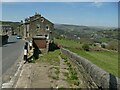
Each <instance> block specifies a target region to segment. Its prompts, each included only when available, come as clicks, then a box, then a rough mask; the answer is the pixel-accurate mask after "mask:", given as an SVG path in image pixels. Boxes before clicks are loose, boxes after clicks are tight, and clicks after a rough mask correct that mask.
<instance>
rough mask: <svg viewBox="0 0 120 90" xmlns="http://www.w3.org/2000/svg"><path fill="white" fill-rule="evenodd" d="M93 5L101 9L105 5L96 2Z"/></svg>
mask: <svg viewBox="0 0 120 90" xmlns="http://www.w3.org/2000/svg"><path fill="white" fill-rule="evenodd" d="M92 5H93V6H96V7H98V8H100V7H101V6H102V5H103V3H102V2H97V1H95V2H94V3H92Z"/></svg>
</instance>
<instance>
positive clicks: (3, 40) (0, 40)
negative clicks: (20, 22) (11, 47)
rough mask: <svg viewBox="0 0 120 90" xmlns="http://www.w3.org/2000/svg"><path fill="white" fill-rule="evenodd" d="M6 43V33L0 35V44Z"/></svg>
mask: <svg viewBox="0 0 120 90" xmlns="http://www.w3.org/2000/svg"><path fill="white" fill-rule="evenodd" d="M7 43H8V35H0V46H2V45H4V44H7Z"/></svg>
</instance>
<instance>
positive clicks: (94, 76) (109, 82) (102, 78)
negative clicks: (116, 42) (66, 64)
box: [61, 48, 120, 89]
mask: <svg viewBox="0 0 120 90" xmlns="http://www.w3.org/2000/svg"><path fill="white" fill-rule="evenodd" d="M61 52H62V53H63V54H65V55H66V56H68V57H69V58H70V60H72V61H73V62H74V63H75V64H76V65H77V67H78V69H79V71H80V73H81V74H82V79H83V81H84V83H85V84H86V86H88V88H99V89H102V88H114V89H117V88H118V87H120V79H119V78H118V77H115V76H114V75H111V74H110V73H108V72H106V71H104V70H103V69H101V68H99V67H98V66H96V65H95V64H93V63H91V62H90V61H89V60H87V59H85V58H83V57H81V56H79V55H77V54H76V53H73V52H71V51H69V50H67V49H64V48H61ZM103 64H104V63H103Z"/></svg>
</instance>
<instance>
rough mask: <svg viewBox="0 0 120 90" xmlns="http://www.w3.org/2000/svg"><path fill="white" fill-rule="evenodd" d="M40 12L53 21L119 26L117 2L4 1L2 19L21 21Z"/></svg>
mask: <svg viewBox="0 0 120 90" xmlns="http://www.w3.org/2000/svg"><path fill="white" fill-rule="evenodd" d="M35 12H38V13H40V14H41V15H43V16H44V17H46V18H47V19H49V20H50V21H52V22H53V23H58V24H74V25H88V26H108V27H117V26H118V3H117V2H3V3H2V20H5V21H20V20H24V19H25V17H29V16H32V15H34V13H35Z"/></svg>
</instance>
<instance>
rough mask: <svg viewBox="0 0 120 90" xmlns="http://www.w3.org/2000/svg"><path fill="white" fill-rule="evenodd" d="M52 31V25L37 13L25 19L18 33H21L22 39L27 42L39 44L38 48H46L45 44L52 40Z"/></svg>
mask: <svg viewBox="0 0 120 90" xmlns="http://www.w3.org/2000/svg"><path fill="white" fill-rule="evenodd" d="M53 29H54V24H53V23H52V22H50V21H49V20H47V19H46V18H44V17H43V16H41V15H40V14H38V13H35V15H34V16H31V17H29V18H26V19H25V20H24V23H21V27H20V31H23V34H24V35H23V36H24V38H25V39H28V40H32V39H33V41H35V43H36V44H37V45H38V44H39V45H38V47H39V48H46V47H47V44H48V43H50V42H51V41H52V40H53V37H52V30H53ZM21 34H22V32H21ZM43 37H44V38H43ZM40 44H41V45H40Z"/></svg>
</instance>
